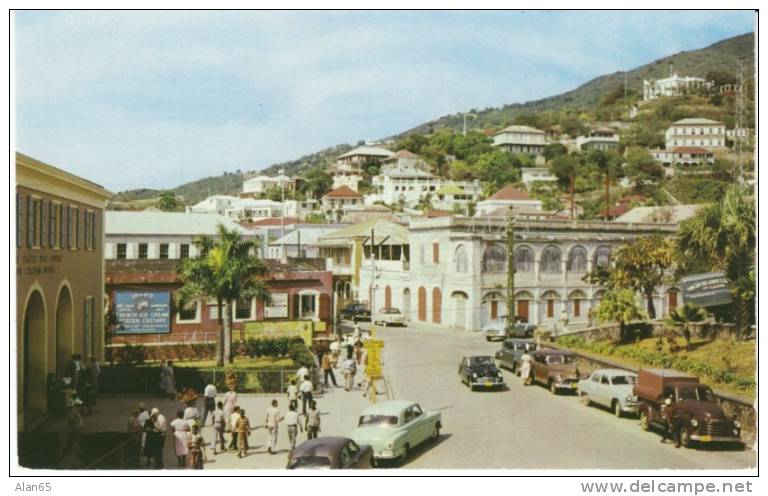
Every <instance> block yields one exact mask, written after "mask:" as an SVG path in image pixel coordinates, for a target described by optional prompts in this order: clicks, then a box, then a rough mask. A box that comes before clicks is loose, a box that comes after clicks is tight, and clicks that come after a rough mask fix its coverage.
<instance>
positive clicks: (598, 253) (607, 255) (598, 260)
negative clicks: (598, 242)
mask: <svg viewBox="0 0 768 496" xmlns="http://www.w3.org/2000/svg"><path fill="white" fill-rule="evenodd" d="M610 263H611V249H610V248H608V247H607V246H598V247H597V249H596V250H595V267H607V266H608V264H610Z"/></svg>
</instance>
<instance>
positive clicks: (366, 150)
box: [336, 146, 394, 159]
mask: <svg viewBox="0 0 768 496" xmlns="http://www.w3.org/2000/svg"><path fill="white" fill-rule="evenodd" d="M355 155H374V156H378V157H391V156H392V155H394V153H392V152H391V151H389V150H387V149H386V148H378V147H375V146H358V147H357V148H355V149H354V150H350V151H348V152H347V153H344V154H342V155H339V156H338V157H336V158H337V159H339V158H346V157H354V156H355Z"/></svg>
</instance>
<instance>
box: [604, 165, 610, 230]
mask: <svg viewBox="0 0 768 496" xmlns="http://www.w3.org/2000/svg"><path fill="white" fill-rule="evenodd" d="M610 183H611V176H610V173H609V172H608V171H605V221H606V222H608V213H609V211H610V210H611V194H610V191H611V186H610Z"/></svg>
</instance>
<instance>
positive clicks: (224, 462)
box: [38, 370, 386, 470]
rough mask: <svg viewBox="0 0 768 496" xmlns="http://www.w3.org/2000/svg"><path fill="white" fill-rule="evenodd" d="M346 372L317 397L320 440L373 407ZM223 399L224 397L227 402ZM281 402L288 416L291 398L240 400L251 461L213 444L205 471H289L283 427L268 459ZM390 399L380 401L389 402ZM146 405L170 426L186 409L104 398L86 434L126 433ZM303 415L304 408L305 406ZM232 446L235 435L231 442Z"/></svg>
mask: <svg viewBox="0 0 768 496" xmlns="http://www.w3.org/2000/svg"><path fill="white" fill-rule="evenodd" d="M340 372H341V371H340V370H339V371H337V372H336V380H337V383H338V384H340V386H339V387H336V388H334V387H333V386H331V387H329V388H328V389H326V390H325V391H324V393H323V394H318V395H315V401H317V406H318V408H319V410H320V412H321V431H320V436H347V435H349V433H350V432H351V431H352V430H353V429H354V428H355V426H356V425H357V419H358V416H359V414H360V412H362V411H363V409H365V408H366V407H367V406H369V405H370V404H371V401H370V399H369V398H364V397H363V392H362V389H360V388H358V387H355V389H354V390H352V391H350V392H346V391H344V388H343V386H341V381H342V378H341V373H340ZM363 377H364V376H363V374H358V375H357V377H356V382H357V381H360V380H362V379H363ZM221 398H222V399H223V395H222V396H221ZM272 399H277V400H278V402H279V406H278V408H279V409H280V411H281V412H282V413H285V412H287V411H288V399H287V397H286V396H285V395H266V394H240V395H239V398H238V404H239V406H240V407H241V408H244V409H245V411H246V415H247V416H248V418H249V420H250V422H251V427H253V428H255V430H254V431H253V432H252V433H251V436H250V437H249V439H248V441H249V445H250V449H249V451H248V455H247V456H246V457H245V458H243V459H239V458H237V454H236V453H234V452H228V453H220V454H218V455H215V456H214V455H213V449H212V448H213V446H212V444H211V445H209V446H207V447H206V450H207V453H208V462H207V463H205V468H204V469H205V470H209V469H210V470H221V469H239V470H248V469H280V468H284V467H285V465H286V463H287V461H288V459H287V455H288V447H289V446H288V434H287V430H286V428H285V427H284V426H283V425H281V426H280V428H279V431H278V443H277V450H278V451H277V454H275V455H269V454H268V453H267V430H266V429H265V428H264V415H265V411H266V409H267V407H268V405H269V403H270V402H271V401H272ZM385 399H386V398H380V400H382V401H383V400H385ZM139 402H143V403H144V404H145V405H146V407H147V408H148V409H151V408H155V407H156V408H158V409H159V410H160V413H162V414H163V415H164V416H165V418H166V420H167V421H168V423H169V424H170V422H171V421H172V420H173V419H174V418H176V412H177V410H179V409H183V406H182V404H181V403H179V402H178V401H175V400H168V399H163V398H158V397H153V396H124V395H120V396H116V395H115V396H112V395H110V396H100V397H99V398H98V400H97V403H96V407H95V409H94V411H93V412H92V413H91V415H88V416H86V417H85V418H84V422H85V428H86V431H88V432H125V431H126V425H127V422H128V419H129V417H130V412H131V409H132V408H133V407H134V406H136V404H137V403H139ZM198 403H199V404H198V408H199V409H200V411H201V413H202V407H201V405H202V403H201V402H198ZM299 410H301V403H299ZM210 421H211V420H210V416H209V420H208V422H209V423H208V424H207V425H205V426H204V427H203V430H202V434H203V437H204V438H205V440H206V442H208V443H212V442H213V440H214V432H213V427H211V425H210ZM65 429H66V418H65V417H57V418H52V419H50V420H49V421H47V422H46V423H45V424H43V425H42V426H41V427H40V429H38V431H39V432H64V431H65ZM225 437H226V440H227V442H228V441H229V439H230V438H229V434H227V435H226V436H225ZM306 439H307V437H306V433H300V434H299V438H298V441H297V445H298V444H301V443H302V442H304V441H305V440H306ZM163 453H164V456H163V461H164V465H165V468H166V469H178V467H177V462H176V454H175V452H174V437H173V434H172V433H171V431H170V429H169V431H168V434H167V435H166V440H165V449H164V452H163Z"/></svg>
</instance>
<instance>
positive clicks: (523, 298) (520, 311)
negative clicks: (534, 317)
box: [515, 291, 535, 323]
mask: <svg viewBox="0 0 768 496" xmlns="http://www.w3.org/2000/svg"><path fill="white" fill-rule="evenodd" d="M531 300H533V295H532V294H531V293H529V292H528V291H518V292H517V293H515V304H516V305H517V312H516V313H515V318H521V319H523V320H524V321H525V322H531ZM533 323H535V322H533Z"/></svg>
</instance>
